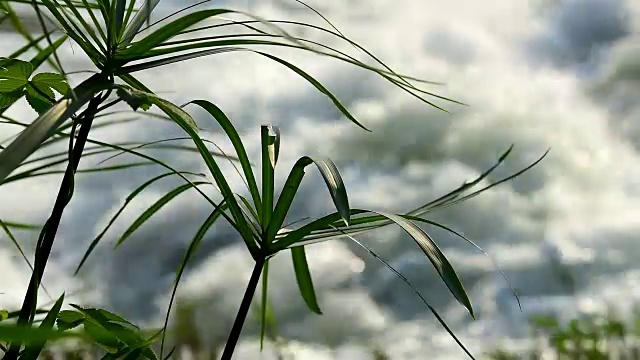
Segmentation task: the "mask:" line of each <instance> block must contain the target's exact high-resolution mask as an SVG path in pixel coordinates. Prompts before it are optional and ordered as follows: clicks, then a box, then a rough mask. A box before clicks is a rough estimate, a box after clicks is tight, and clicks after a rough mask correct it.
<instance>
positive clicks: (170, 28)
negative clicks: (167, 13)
mask: <svg viewBox="0 0 640 360" xmlns="http://www.w3.org/2000/svg"><path fill="white" fill-rule="evenodd" d="M158 2H159V0H152V3H151V5H152V7H155V5H157V3H158ZM230 12H233V11H231V10H226V9H208V10H200V11H196V12H193V13H190V14H188V15H185V16H183V17H181V18H179V19H176V20H174V21H172V22H170V23H168V24H167V25H165V26H163V27H161V28H159V29H158V30H156V31H154V32H152V33H151V34H149V35H147V36H146V37H145V38H144V39H141V40H140V41H137V42H135V43H133V44H132V45H131V46H130V47H129V48H128V49H126V50H124V51H122V55H124V56H126V55H129V54H144V53H146V52H147V51H149V50H151V49H153V48H154V47H156V46H158V45H159V44H162V43H163V42H165V41H167V40H169V39H171V38H173V37H174V36H177V35H179V34H180V32H181V31H182V30H184V29H186V28H188V27H190V26H192V25H195V24H197V23H198V22H200V21H202V20H205V19H207V18H210V17H213V16H217V15H222V14H226V13H230ZM149 15H150V12H148V13H147V12H145V11H141V12H139V13H138V14H137V15H136V16H135V18H134V19H133V21H132V23H131V25H130V28H129V29H127V33H126V35H125V36H124V38H123V40H124V42H125V43H126V42H127V41H130V40H131V39H132V38H133V36H135V34H136V33H137V32H138V30H140V27H142V24H143V23H144V21H145V20H147V19H148V16H149Z"/></svg>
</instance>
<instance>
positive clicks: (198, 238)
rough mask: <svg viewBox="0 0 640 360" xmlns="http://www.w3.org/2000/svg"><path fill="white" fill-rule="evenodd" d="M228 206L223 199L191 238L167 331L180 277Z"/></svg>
mask: <svg viewBox="0 0 640 360" xmlns="http://www.w3.org/2000/svg"><path fill="white" fill-rule="evenodd" d="M227 208H228V206H227V203H226V202H225V201H222V202H221V203H220V204H218V205H217V206H215V209H214V210H213V211H212V212H211V214H209V216H208V217H207V219H206V220H205V221H204V223H203V224H202V225H201V226H200V228H199V229H198V232H197V233H196V235H195V236H194V237H193V239H192V240H191V243H189V247H188V248H187V251H186V252H185V254H184V258H183V259H182V262H181V263H180V267H178V271H177V272H176V280H175V282H174V284H173V289H172V290H171V298H170V300H169V307H168V309H167V313H166V316H165V319H164V326H163V329H164V330H165V332H166V329H167V327H168V326H169V315H170V314H171V307H172V306H173V303H174V300H175V297H176V292H177V291H178V285H179V284H180V279H182V275H183V274H184V270H185V269H186V267H187V264H188V263H189V260H191V257H192V256H193V254H195V251H196V249H197V248H198V246H200V243H201V242H202V239H204V236H205V235H206V234H207V232H208V231H209V229H210V228H211V226H213V224H214V223H215V222H216V220H218V218H219V217H220V215H222V214H223V213H224V211H225V210H226V209H227ZM165 332H163V334H162V341H161V344H160V357H161V358H162V354H163V352H164V343H165Z"/></svg>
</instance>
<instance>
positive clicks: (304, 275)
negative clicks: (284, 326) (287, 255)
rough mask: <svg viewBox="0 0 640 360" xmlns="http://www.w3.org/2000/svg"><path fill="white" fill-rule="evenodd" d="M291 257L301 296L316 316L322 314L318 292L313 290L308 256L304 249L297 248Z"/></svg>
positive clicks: (292, 251) (293, 250)
mask: <svg viewBox="0 0 640 360" xmlns="http://www.w3.org/2000/svg"><path fill="white" fill-rule="evenodd" d="M291 256H292V259H293V269H294V270H295V272H296V281H297V282H298V289H300V295H302V298H303V299H304V302H305V303H306V304H307V306H308V307H309V309H310V310H311V311H313V312H314V313H316V314H320V315H321V314H322V311H321V310H320V306H319V305H318V300H317V299H316V292H315V290H314V289H313V281H312V280H311V273H310V272H309V264H307V256H306V254H305V251H304V247H302V246H300V247H296V248H293V249H291Z"/></svg>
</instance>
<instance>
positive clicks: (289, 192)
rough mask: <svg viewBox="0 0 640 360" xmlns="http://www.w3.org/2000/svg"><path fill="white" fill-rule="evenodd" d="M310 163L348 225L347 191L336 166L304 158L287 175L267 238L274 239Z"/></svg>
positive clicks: (331, 163)
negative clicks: (316, 169)
mask: <svg viewBox="0 0 640 360" xmlns="http://www.w3.org/2000/svg"><path fill="white" fill-rule="evenodd" d="M311 163H314V164H315V165H316V167H317V168H318V170H319V171H320V174H322V177H323V178H324V181H325V183H326V185H327V188H328V189H329V193H330V194H331V198H332V199H333V203H334V204H335V206H336V209H337V210H338V213H339V214H340V216H341V217H342V220H343V221H344V223H345V224H346V225H349V224H350V222H351V211H350V208H349V198H348V196H347V190H346V187H345V186H344V182H343V181H342V176H340V172H339V171H338V168H337V167H336V165H335V164H334V163H333V161H331V160H330V159H327V158H321V157H313V158H311V157H308V156H304V157H302V158H300V159H299V160H298V161H297V162H296V164H295V165H294V166H293V169H292V170H291V172H290V173H289V177H287V180H286V182H285V184H284V187H283V189H282V193H281V194H280V197H279V198H278V202H277V203H276V207H275V210H274V212H273V218H272V219H271V222H270V224H269V230H268V232H267V236H268V237H275V236H276V233H277V232H278V231H279V230H280V227H281V226H282V224H283V222H284V219H285V217H286V215H287V213H288V212H289V208H290V207H291V203H292V202H293V199H294V197H295V195H296V193H297V192H298V188H299V187H300V183H301V182H302V178H303V177H304V174H305V172H304V168H305V167H306V166H307V165H309V164H311Z"/></svg>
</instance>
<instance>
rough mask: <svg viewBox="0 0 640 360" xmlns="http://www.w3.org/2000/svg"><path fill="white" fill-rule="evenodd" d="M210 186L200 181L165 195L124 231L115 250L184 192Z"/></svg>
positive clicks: (182, 186) (181, 186)
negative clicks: (196, 187) (201, 186)
mask: <svg viewBox="0 0 640 360" xmlns="http://www.w3.org/2000/svg"><path fill="white" fill-rule="evenodd" d="M205 184H209V182H207V181H198V182H194V183H193V184H184V185H180V186H179V187H177V188H175V189H173V190H171V191H169V192H168V193H166V194H165V195H163V196H162V197H161V198H160V199H159V200H158V201H156V202H155V203H154V204H153V205H151V206H150V207H149V208H148V209H147V210H145V211H144V212H143V213H142V214H140V216H138V218H137V219H136V220H135V221H134V222H133V223H132V224H131V225H130V226H129V227H128V228H127V230H125V231H124V233H123V234H122V236H120V239H118V241H117V242H116V245H115V248H118V247H119V246H120V245H122V243H123V242H124V241H125V240H127V239H128V238H129V236H131V234H133V233H134V232H135V231H136V230H137V229H138V228H139V227H140V226H142V225H143V224H144V223H145V222H147V220H149V219H150V218H151V217H152V216H153V215H154V214H155V213H156V212H158V211H159V210H160V209H161V208H162V207H164V206H165V205H166V204H168V203H169V202H170V201H171V200H172V199H173V198H175V197H176V196H178V195H180V194H182V193H183V192H185V191H187V190H189V189H192V188H193V187H194V185H195V186H198V185H205Z"/></svg>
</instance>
